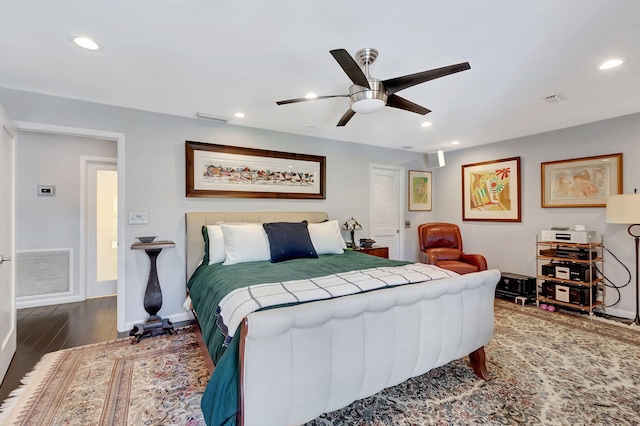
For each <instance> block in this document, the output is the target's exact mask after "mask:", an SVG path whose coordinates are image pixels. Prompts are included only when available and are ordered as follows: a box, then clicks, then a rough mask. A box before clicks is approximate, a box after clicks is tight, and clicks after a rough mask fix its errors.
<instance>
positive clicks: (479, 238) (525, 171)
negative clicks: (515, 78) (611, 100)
mask: <svg viewBox="0 0 640 426" xmlns="http://www.w3.org/2000/svg"><path fill="white" fill-rule="evenodd" d="M639 140H640V114H634V115H628V116H625V117H618V118H614V119H610V120H605V121H600V122H596V123H591V124H585V125H582V126H577V127H572V128H567V129H562V130H558V131H554V132H549V133H542V134H538V135H533V136H528V137H523V138H518V139H513V140H509V141H504V142H499V143H494V144H490V145H484V146H480V147H477V148H470V149H464V150H459V151H452V152H447V153H446V159H447V161H446V163H447V164H446V166H445V167H444V168H442V169H437V170H435V171H434V177H433V180H434V185H435V188H434V205H433V208H434V213H435V216H436V217H437V218H438V219H442V220H445V221H450V222H455V223H457V224H459V225H460V226H461V231H462V234H463V239H464V247H465V251H468V252H480V253H483V254H484V255H485V256H486V257H487V263H488V264H489V267H490V268H498V269H501V270H502V271H505V272H513V273H519V274H525V275H535V273H536V262H535V254H536V247H535V246H534V244H535V241H536V232H539V231H540V230H542V229H549V228H550V227H551V226H571V227H572V226H574V225H576V224H580V225H586V227H587V229H589V230H593V231H596V232H597V234H598V236H600V235H601V234H604V243H605V246H606V247H607V248H609V249H610V250H611V251H612V252H613V253H614V254H615V255H616V256H617V257H618V258H620V260H621V261H622V262H623V263H624V264H625V265H627V267H629V269H631V271H632V274H633V279H632V284H631V285H628V286H627V287H625V288H623V289H622V290H621V293H622V300H621V301H620V303H619V304H617V305H616V306H614V307H612V308H610V309H608V311H609V312H610V313H612V314H616V315H620V316H625V317H630V318H633V316H634V315H635V299H634V296H635V284H634V283H635V270H634V268H635V260H634V250H635V249H634V242H633V238H631V237H630V236H629V234H628V233H627V226H626V225H615V224H607V223H605V209H604V208H541V202H540V198H541V195H540V194H541V177H540V163H543V162H547V161H555V160H563V159H570V158H578V157H588V156H594V155H603V154H614V153H618V152H622V153H623V183H624V188H623V191H624V192H625V193H632V192H633V190H634V188H640V167H639V166H638V165H639V164H640V148H639V145H638V141H639ZM517 156H519V157H521V174H522V203H523V204H522V222H520V223H507V222H504V223H500V222H472V221H464V222H463V221H462V194H461V185H462V176H461V166H462V165H464V164H469V163H476V162H481V161H489V160H497V159H501V158H509V157H517ZM446 194H452V196H451V197H446ZM445 200H446V201H445ZM604 270H605V275H607V276H608V277H610V278H611V279H612V281H614V282H615V283H618V284H624V283H625V282H626V281H627V280H628V275H627V273H626V271H625V270H624V267H623V266H621V265H620V264H618V263H617V261H616V260H615V259H614V258H613V257H612V256H611V255H608V254H606V255H605V262H604ZM617 297H618V296H617V292H616V291H615V290H612V289H607V300H606V302H607V304H612V303H614V302H615V301H616V300H617Z"/></svg>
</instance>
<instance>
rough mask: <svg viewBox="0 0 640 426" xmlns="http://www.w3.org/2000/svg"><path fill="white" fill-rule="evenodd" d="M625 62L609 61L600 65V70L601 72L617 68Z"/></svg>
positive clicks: (619, 60) (620, 60) (618, 60)
mask: <svg viewBox="0 0 640 426" xmlns="http://www.w3.org/2000/svg"><path fill="white" fill-rule="evenodd" d="M623 62H624V61H623V60H622V59H609V60H608V61H606V62H603V63H602V64H600V66H599V67H598V68H599V69H601V70H608V69H611V68H615V67H617V66H620V65H622V63H623Z"/></svg>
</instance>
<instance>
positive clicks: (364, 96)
mask: <svg viewBox="0 0 640 426" xmlns="http://www.w3.org/2000/svg"><path fill="white" fill-rule="evenodd" d="M369 86H370V87H371V89H367V88H366V87H362V86H358V85H357V84H354V85H353V86H351V87H350V88H349V102H350V103H351V109H352V110H354V111H355V112H357V113H360V114H371V113H373V112H376V111H380V110H381V109H382V108H384V106H385V105H386V104H387V91H386V90H385V89H384V86H383V85H382V82H380V81H379V80H374V79H370V80H369Z"/></svg>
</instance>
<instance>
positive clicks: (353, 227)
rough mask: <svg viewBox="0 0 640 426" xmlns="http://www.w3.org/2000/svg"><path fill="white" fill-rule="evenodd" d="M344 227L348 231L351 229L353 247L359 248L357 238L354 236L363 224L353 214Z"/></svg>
mask: <svg viewBox="0 0 640 426" xmlns="http://www.w3.org/2000/svg"><path fill="white" fill-rule="evenodd" d="M342 229H345V230H347V231H351V248H352V249H355V248H358V246H357V245H356V240H355V238H354V233H355V231H356V230H361V229H362V225H360V223H358V221H357V220H355V219H354V218H353V216H352V217H351V219H349V220H347V221H346V222H345V223H344V224H343V225H342Z"/></svg>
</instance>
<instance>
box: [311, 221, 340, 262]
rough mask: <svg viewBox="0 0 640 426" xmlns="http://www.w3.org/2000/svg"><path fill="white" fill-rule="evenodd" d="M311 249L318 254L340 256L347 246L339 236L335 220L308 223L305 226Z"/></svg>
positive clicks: (338, 226)
mask: <svg viewBox="0 0 640 426" xmlns="http://www.w3.org/2000/svg"><path fill="white" fill-rule="evenodd" d="M307 229H308V230H309V236H310V237H311V242H312V243H313V248H314V249H316V253H318V254H342V253H344V249H345V248H346V247H347V245H346V244H345V242H344V239H343V238H342V235H341V234H340V225H339V224H338V221H337V220H330V221H328V222H322V223H310V224H309V225H308V226H307Z"/></svg>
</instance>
